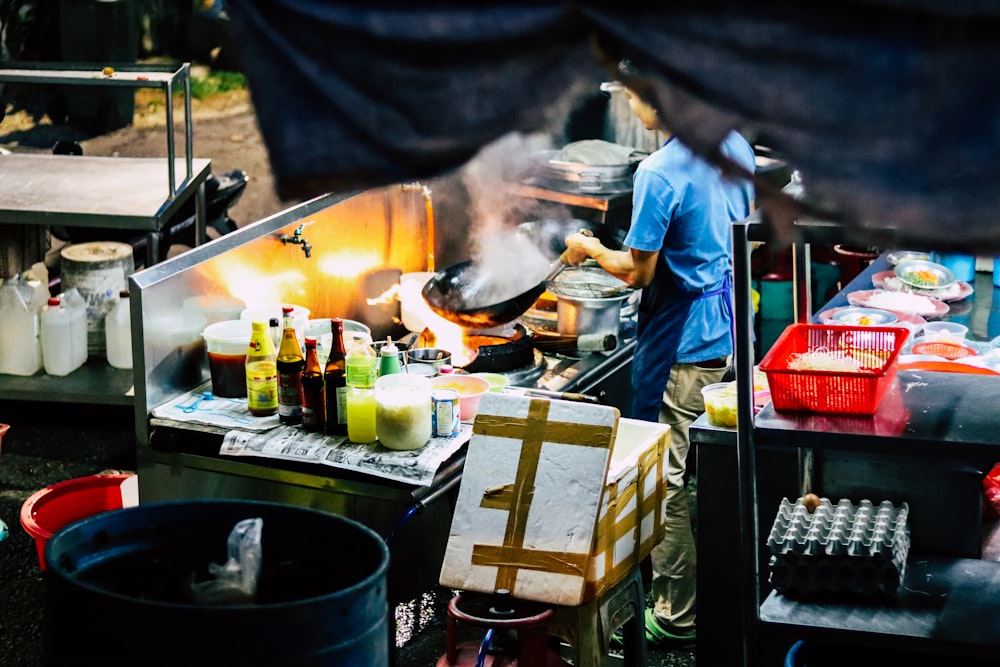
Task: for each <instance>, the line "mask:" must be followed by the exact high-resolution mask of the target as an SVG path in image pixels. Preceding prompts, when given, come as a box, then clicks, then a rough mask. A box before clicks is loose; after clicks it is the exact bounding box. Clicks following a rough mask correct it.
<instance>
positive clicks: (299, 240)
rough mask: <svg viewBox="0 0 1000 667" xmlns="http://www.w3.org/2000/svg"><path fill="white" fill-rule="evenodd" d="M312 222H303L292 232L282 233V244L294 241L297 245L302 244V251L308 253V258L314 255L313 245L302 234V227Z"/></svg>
mask: <svg viewBox="0 0 1000 667" xmlns="http://www.w3.org/2000/svg"><path fill="white" fill-rule="evenodd" d="M308 224H311V223H309V222H303V223H302V224H301V225H299V226H298V227H296V228H295V231H294V232H292V233H291V234H281V235H280V236H278V239H279V240H280V241H281V244H282V245H285V244H287V243H293V244H295V245H300V246H302V252H304V253H305V254H306V259H309V258H310V257H311V256H312V245H311V244H310V243H309V241H306V239H305V237H303V236H302V229H303V227H305V226H306V225H308Z"/></svg>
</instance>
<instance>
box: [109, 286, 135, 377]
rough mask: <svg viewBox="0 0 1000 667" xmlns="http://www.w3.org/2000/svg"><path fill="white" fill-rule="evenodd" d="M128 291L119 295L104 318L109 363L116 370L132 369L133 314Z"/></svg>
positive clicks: (123, 291)
mask: <svg viewBox="0 0 1000 667" xmlns="http://www.w3.org/2000/svg"><path fill="white" fill-rule="evenodd" d="M128 297H129V293H128V290H122V291H121V292H119V293H118V300H117V301H116V302H115V305H114V306H112V307H111V312H109V313H108V314H107V316H105V318H104V340H105V343H106V344H105V348H106V349H107V352H108V363H109V364H111V365H112V366H114V367H115V368H123V369H129V368H132V314H131V311H130V306H129V298H128Z"/></svg>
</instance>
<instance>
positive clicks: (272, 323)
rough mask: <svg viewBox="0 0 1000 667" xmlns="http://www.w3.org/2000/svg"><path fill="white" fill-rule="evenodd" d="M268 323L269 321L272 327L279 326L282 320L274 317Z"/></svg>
mask: <svg viewBox="0 0 1000 667" xmlns="http://www.w3.org/2000/svg"><path fill="white" fill-rule="evenodd" d="M267 323H268V324H269V325H270V326H272V327H276V326H279V325H280V324H281V322H280V321H279V320H278V318H277V317H272V318H271V319H270V320H268V322H267Z"/></svg>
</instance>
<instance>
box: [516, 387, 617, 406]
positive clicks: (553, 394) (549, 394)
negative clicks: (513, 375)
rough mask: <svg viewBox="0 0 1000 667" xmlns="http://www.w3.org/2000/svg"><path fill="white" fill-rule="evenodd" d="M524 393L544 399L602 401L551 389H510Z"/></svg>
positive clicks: (584, 395) (588, 395)
mask: <svg viewBox="0 0 1000 667" xmlns="http://www.w3.org/2000/svg"><path fill="white" fill-rule="evenodd" d="M510 388H511V389H518V390H521V391H523V392H524V395H525V396H541V397H542V398H559V399H562V400H564V401H580V402H582V403H600V402H601V399H600V398H598V397H597V396H591V395H590V394H580V393H577V392H572V391H551V390H549V389H534V388H531V387H510Z"/></svg>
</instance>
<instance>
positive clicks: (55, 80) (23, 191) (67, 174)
mask: <svg viewBox="0 0 1000 667" xmlns="http://www.w3.org/2000/svg"><path fill="white" fill-rule="evenodd" d="M105 67H112V68H113V70H114V71H113V72H112V73H109V74H104V68H105ZM0 82H6V83H33V84H55V85H92V86H93V85H100V86H118V87H128V88H159V89H161V90H163V92H164V95H165V98H166V99H165V103H166V122H167V142H166V143H167V146H166V153H167V155H166V157H165V158H118V157H90V156H73V155H48V154H33V153H30V154H29V153H11V154H7V155H3V156H0V224H21V225H40V226H53V225H56V226H65V227H100V228H108V229H132V230H135V231H136V232H137V233H138V232H141V233H145V234H146V237H147V243H146V265H147V266H149V265H151V264H153V263H155V262H156V261H157V258H158V257H159V237H158V232H159V231H160V230H161V229H162V227H163V225H164V224H165V223H166V221H167V220H169V218H170V216H171V215H172V214H173V213H175V212H176V211H177V210H178V209H179V208H180V207H181V206H182V205H183V204H184V202H185V201H187V200H188V198H190V197H191V196H194V197H195V244H196V245H200V244H201V243H203V242H204V241H205V227H206V219H205V194H204V184H205V181H206V179H207V178H208V175H209V173H210V168H211V161H210V160H208V159H196V158H194V157H193V146H192V144H193V139H192V127H191V81H190V65H189V64H188V63H184V64H181V65H177V66H157V65H136V64H134V63H132V64H117V63H76V64H68V63H56V64H52V63H29V62H21V63H18V62H11V63H6V64H5V65H4V66H2V67H0ZM176 91H182V92H183V94H184V126H185V133H184V137H185V151H184V156H183V157H182V158H178V157H176V154H177V150H176V148H177V147H176V138H175V134H174V98H173V94H174V92H176ZM179 174H181V175H183V176H182V178H181V179H180V180H179V179H178V175H179ZM132 319H133V328H134V327H135V326H137V325H138V324H141V320H140V321H139V322H138V323H137V322H136V314H135V313H133V316H132ZM0 398H3V399H17V400H42V401H55V402H76V403H91V404H102V403H104V404H124V405H131V404H132V403H133V402H134V401H133V380H132V372H131V371H121V370H118V369H115V368H112V367H110V366H108V365H107V363H106V362H105V361H104V359H101V358H95V359H91V360H90V361H88V362H87V364H86V365H85V366H84V367H82V368H80V369H78V370H76V371H74V372H73V373H71V374H70V375H68V376H65V377H53V376H48V375H45V374H44V373H42V372H40V373H38V374H36V375H34V376H30V377H19V376H13V375H0Z"/></svg>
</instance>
